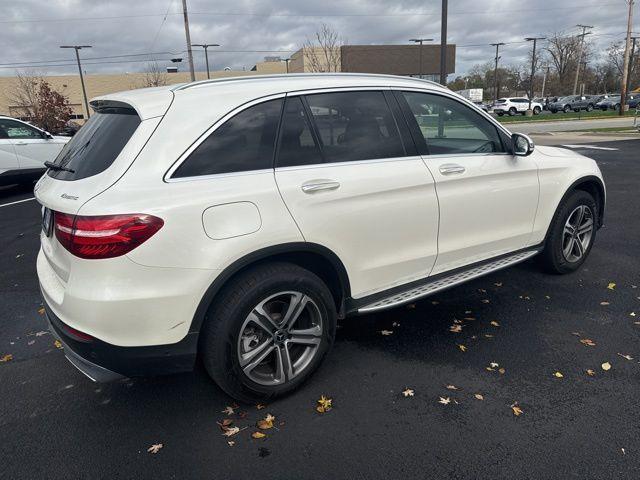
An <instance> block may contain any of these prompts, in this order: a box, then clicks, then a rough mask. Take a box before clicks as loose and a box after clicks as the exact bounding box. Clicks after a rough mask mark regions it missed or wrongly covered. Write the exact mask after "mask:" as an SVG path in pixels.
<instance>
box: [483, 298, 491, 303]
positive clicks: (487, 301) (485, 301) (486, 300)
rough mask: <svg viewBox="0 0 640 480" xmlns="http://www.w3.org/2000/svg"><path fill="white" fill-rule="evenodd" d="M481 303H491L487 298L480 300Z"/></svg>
mask: <svg viewBox="0 0 640 480" xmlns="http://www.w3.org/2000/svg"><path fill="white" fill-rule="evenodd" d="M480 301H481V302H482V303H491V301H490V300H489V299H488V298H483V299H482V300H480Z"/></svg>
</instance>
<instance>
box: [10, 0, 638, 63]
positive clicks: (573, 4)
mask: <svg viewBox="0 0 640 480" xmlns="http://www.w3.org/2000/svg"><path fill="white" fill-rule="evenodd" d="M188 7H189V11H190V16H189V20H190V23H191V41H192V43H219V44H221V45H222V47H221V48H220V49H219V50H221V51H220V52H216V51H215V49H210V52H212V55H211V56H210V60H211V62H212V64H213V65H212V68H213V69H220V68H223V67H231V68H232V69H240V70H241V69H242V68H243V67H244V68H246V69H250V68H251V67H252V66H253V65H254V64H255V63H256V62H257V61H261V60H262V59H263V57H264V56H265V55H280V56H282V57H283V58H284V57H286V56H288V55H289V54H290V53H291V52H292V51H295V50H297V49H298V48H299V47H300V45H301V44H302V43H303V42H304V41H305V39H306V38H307V37H310V36H312V35H313V33H314V32H315V31H316V30H317V28H318V26H319V25H320V24H321V23H323V22H324V23H327V24H328V25H330V26H331V27H333V28H334V29H335V30H336V31H338V32H339V33H340V34H341V35H342V36H343V37H344V39H345V40H346V41H347V43H350V44H385V43H390V44H403V43H407V40H408V39H409V38H412V37H416V36H421V37H431V38H434V39H435V41H436V42H439V39H440V0H322V1H314V2H306V1H304V0H269V1H264V0H263V1H255V0H233V1H230V0H221V1H216V0H188ZM0 9H1V11H2V13H3V14H2V16H1V17H0V45H2V46H3V47H4V48H2V54H0V75H13V74H14V73H15V66H14V64H16V63H18V62H38V61H43V62H44V63H42V64H41V65H46V66H41V67H39V70H40V72H43V73H46V74H63V73H75V72H76V71H77V69H76V67H75V63H71V64H70V65H68V66H55V65H59V64H61V63H62V64H64V63H67V62H68V60H74V56H73V55H74V54H73V50H60V49H59V48H58V46H59V45H63V44H87V45H93V48H92V49H90V50H83V51H82V52H81V55H82V57H83V58H85V60H84V61H83V65H84V67H83V69H84V70H85V71H86V72H87V73H89V74H91V73H122V72H133V71H140V70H143V69H144V68H145V62H147V61H148V59H149V58H151V56H149V55H148V54H149V53H150V52H158V53H157V54H156V55H154V57H155V58H156V59H157V61H158V62H159V63H160V65H161V66H162V67H164V66H166V65H167V64H168V60H169V59H170V58H171V57H172V56H181V57H184V58H185V61H186V53H184V51H185V49H186V43H185V35H184V26H183V22H182V15H181V12H182V4H181V0H173V1H171V0H11V1H8V0H0ZM626 9H627V5H626V2H625V1H624V0H601V1H599V2H598V1H597V0H585V1H583V2H580V1H579V0H451V1H450V2H449V32H448V41H449V43H455V44H457V45H458V50H457V59H456V74H460V73H464V72H465V71H466V70H468V69H469V68H470V67H471V66H472V65H474V64H476V63H484V62H486V61H489V60H491V59H492V58H493V55H494V50H493V47H491V46H489V45H488V44H489V43H492V42H506V43H511V44H510V45H506V46H505V47H503V52H502V55H501V56H502V59H501V62H504V63H505V64H511V63H518V62H523V61H526V56H527V52H528V50H529V49H530V46H529V45H527V44H526V43H523V42H522V39H523V38H524V37H526V36H545V35H548V34H550V33H552V32H557V31H565V32H577V28H576V27H575V25H576V24H579V23H583V24H588V25H593V26H594V29H593V35H592V36H591V37H590V41H591V42H593V43H594V46H595V49H596V50H600V51H604V50H605V49H606V46H607V45H608V44H609V43H611V41H613V40H622V39H623V38H624V32H625V31H626V11H627V10H626ZM166 12H169V14H168V15H166V19H165V13H166ZM635 13H636V17H637V16H638V15H640V13H639V12H638V8H637V7H636V12H635ZM635 24H636V25H637V24H638V23H637V22H636V23H635ZM635 30H636V31H639V30H640V28H635ZM267 51H273V52H267ZM136 54H144V55H138V56H128V57H124V56H123V55H136ZM115 56H122V57H116V58H104V57H115ZM194 56H195V63H196V69H197V70H204V68H205V67H204V54H203V53H202V51H201V50H200V51H195V52H194ZM96 57H101V58H96ZM125 60H128V61H127V62H124V61H125ZM106 62H110V63H106ZM8 64H11V65H8ZM186 68H187V65H186V64H184V63H183V65H182V67H181V69H186Z"/></svg>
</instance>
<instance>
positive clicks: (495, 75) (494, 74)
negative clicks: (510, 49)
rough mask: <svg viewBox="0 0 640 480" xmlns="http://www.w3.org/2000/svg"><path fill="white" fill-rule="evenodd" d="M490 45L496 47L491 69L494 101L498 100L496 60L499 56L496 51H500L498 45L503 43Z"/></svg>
mask: <svg viewBox="0 0 640 480" xmlns="http://www.w3.org/2000/svg"><path fill="white" fill-rule="evenodd" d="M491 45H492V46H494V47H496V58H495V60H496V66H495V68H494V70H493V91H494V97H495V98H494V101H498V60H500V56H499V55H498V53H499V52H500V47H501V46H502V45H504V43H502V42H500V43H492V44H491Z"/></svg>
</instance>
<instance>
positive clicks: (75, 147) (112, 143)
mask: <svg viewBox="0 0 640 480" xmlns="http://www.w3.org/2000/svg"><path fill="white" fill-rule="evenodd" d="M138 125H140V117H138V114H137V113H136V111H135V110H134V109H132V108H128V107H121V106H118V107H102V108H100V109H99V110H98V111H97V112H96V113H94V114H93V115H92V116H91V118H90V119H89V121H88V122H87V123H86V124H85V125H84V126H83V127H82V128H81V129H80V130H78V133H76V134H75V136H74V137H73V139H72V140H71V141H70V142H69V143H67V144H66V145H65V147H64V148H63V149H62V151H61V152H60V154H59V155H58V156H57V157H56V159H55V160H54V162H53V163H54V164H55V165H58V166H60V167H65V169H69V170H72V171H67V170H56V169H54V168H50V169H49V170H48V172H47V174H48V175H49V176H50V177H53V178H56V179H58V180H80V179H81V178H87V177H91V176H93V175H97V174H98V173H100V172H103V171H105V170H106V169H107V168H109V167H110V166H111V164H112V163H113V161H114V160H115V159H116V157H117V156H118V155H119V154H120V152H121V151H122V149H123V148H124V146H125V145H126V144H127V142H128V141H129V139H130V138H131V136H132V135H133V132H135V131H136V129H137V128H138Z"/></svg>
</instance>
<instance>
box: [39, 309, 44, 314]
mask: <svg viewBox="0 0 640 480" xmlns="http://www.w3.org/2000/svg"><path fill="white" fill-rule="evenodd" d="M38 313H39V314H40V315H42V314H43V313H44V307H40V308H39V309H38Z"/></svg>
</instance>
